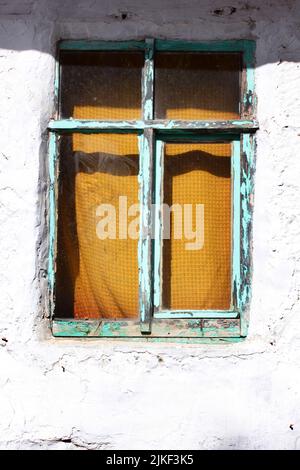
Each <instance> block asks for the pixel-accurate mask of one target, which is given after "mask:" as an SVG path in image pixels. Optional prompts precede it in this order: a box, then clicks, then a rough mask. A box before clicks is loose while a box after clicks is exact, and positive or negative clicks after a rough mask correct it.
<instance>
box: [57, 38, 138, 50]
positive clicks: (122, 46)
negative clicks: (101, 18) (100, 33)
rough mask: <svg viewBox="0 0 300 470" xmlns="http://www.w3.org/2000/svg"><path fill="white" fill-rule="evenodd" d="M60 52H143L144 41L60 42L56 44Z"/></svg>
mask: <svg viewBox="0 0 300 470" xmlns="http://www.w3.org/2000/svg"><path fill="white" fill-rule="evenodd" d="M58 47H59V50H61V51H143V50H144V49H145V48H146V43H145V41H93V40H62V41H60V42H59V44H58Z"/></svg>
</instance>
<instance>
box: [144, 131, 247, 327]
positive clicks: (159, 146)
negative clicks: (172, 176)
mask: <svg viewBox="0 0 300 470" xmlns="http://www.w3.org/2000/svg"><path fill="white" fill-rule="evenodd" d="M182 137H184V139H183V138H182ZM169 140H170V139H169V136H168V134H165V140H164V141H163V140H161V139H158V140H157V141H156V152H155V191H154V193H155V203H156V206H155V238H154V257H153V272H154V290H153V298H154V301H153V304H154V318H157V319H159V318H160V319H170V318H237V317H239V316H240V311H239V310H238V307H237V296H239V286H240V232H241V217H240V159H241V150H240V137H239V136H238V137H237V136H236V135H231V136H228V135H226V134H222V135H212V136H207V135H199V134H196V135H194V136H193V142H206V141H208V142H220V141H225V142H226V141H227V142H230V141H232V157H231V162H232V163H231V168H232V170H231V171H232V254H231V258H232V260H231V265H232V276H231V279H232V293H231V299H232V300H231V309H230V310H228V311H222V310H219V311H209V310H184V311H183V310H182V311H180V310H176V311H174V310H167V309H163V306H162V305H161V298H162V270H161V266H162V249H163V240H162V226H163V220H162V211H161V206H162V204H163V197H162V194H163V170H164V142H168V141H169ZM171 140H172V141H177V142H182V140H185V141H190V140H191V139H190V136H189V135H187V134H186V133H183V134H182V135H180V136H178V135H176V134H174V133H173V134H172V139H171Z"/></svg>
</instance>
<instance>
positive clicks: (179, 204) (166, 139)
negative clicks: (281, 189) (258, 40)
mask: <svg viewBox="0 0 300 470" xmlns="http://www.w3.org/2000/svg"><path fill="white" fill-rule="evenodd" d="M254 47H255V45H254V43H253V42H252V41H247V40H242V41H226V42H222V43H221V42H209V43H196V42H181V41H162V40H152V39H150V40H145V41H129V42H101V41H100V42H99V41H93V42H89V41H61V42H60V43H59V52H58V58H57V67H56V84H55V90H56V99H57V116H56V118H55V119H53V120H51V121H50V123H49V133H50V138H49V177H50V195H49V232H50V247H49V270H48V278H49V292H50V302H49V308H50V316H51V327H52V331H53V334H54V336H58V337H59V336H82V337H85V336H87V337H102V338H105V337H108V338H111V337H117V338H120V337H121V338H137V339H140V340H147V341H151V340H153V341H155V340H157V341H158V340H159V341H180V342H211V341H239V340H241V339H242V338H244V337H245V336H246V335H247V328H248V309H249V301H250V295H251V214H252V201H253V171H254V133H255V130H256V129H257V127H258V126H257V122H256V121H255V105H256V102H255V101H256V99H255V92H254ZM111 207H113V208H115V209H116V211H113V212H112V213H110V208H111ZM195 208H196V209H195ZM121 211H123V212H121ZM124 214H125V215H124ZM187 214H188V216H189V219H188V220H189V221H190V224H189V225H188V224H187V223H186V220H187ZM104 221H105V223H104ZM104 225H105V229H104ZM129 226H130V229H129ZM101 230H102V231H101ZM103 230H104V232H103ZM129 230H130V232H129ZM100 232H101V233H100ZM103 233H104V235H103Z"/></svg>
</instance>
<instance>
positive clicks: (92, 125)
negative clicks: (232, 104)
mask: <svg viewBox="0 0 300 470" xmlns="http://www.w3.org/2000/svg"><path fill="white" fill-rule="evenodd" d="M149 109H150V108H149V106H148V107H147V110H146V111H145V113H148V112H150V111H149ZM48 129H49V130H50V131H56V132H62V131H70V132H72V131H73V132H75V131H76V132H81V131H85V132H86V131H89V132H93V131H94V132H107V131H109V132H112V131H115V132H119V133H121V132H122V131H128V132H142V131H143V130H144V129H154V130H157V131H165V132H167V131H175V130H176V131H183V132H184V131H187V130H189V131H191V132H193V131H195V132H199V131H204V132H209V131H212V132H213V133H219V132H222V133H224V132H228V133H238V134H239V133H241V132H255V131H256V130H257V129H258V123H257V121H251V120H240V121H237V120H233V121H230V120H229V121H175V120H165V121H162V120H157V119H156V120H148V121H147V120H145V121H144V120H137V121H95V120H89V119H81V120H78V119H59V120H51V121H50V122H49V124H48Z"/></svg>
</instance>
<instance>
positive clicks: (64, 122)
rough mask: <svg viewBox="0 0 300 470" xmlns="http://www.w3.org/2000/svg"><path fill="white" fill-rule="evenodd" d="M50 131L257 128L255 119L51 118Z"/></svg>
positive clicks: (248, 129)
mask: <svg viewBox="0 0 300 470" xmlns="http://www.w3.org/2000/svg"><path fill="white" fill-rule="evenodd" d="M48 129H49V130H51V131H56V132H61V131H73V132H76V131H78V132H80V131H91V132H93V131H97V132H101V131H102V132H106V131H120V132H121V131H137V132H138V131H143V130H144V129H155V130H161V131H166V132H167V131H172V130H178V131H180V130H182V131H196V132H201V131H204V132H209V131H213V132H237V133H240V132H254V131H256V130H257V129H258V122H257V121H255V120H230V121H177V120H157V119H154V120H149V121H143V120H139V121H98V120H90V119H81V120H79V119H59V120H51V121H50V122H49V125H48Z"/></svg>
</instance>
